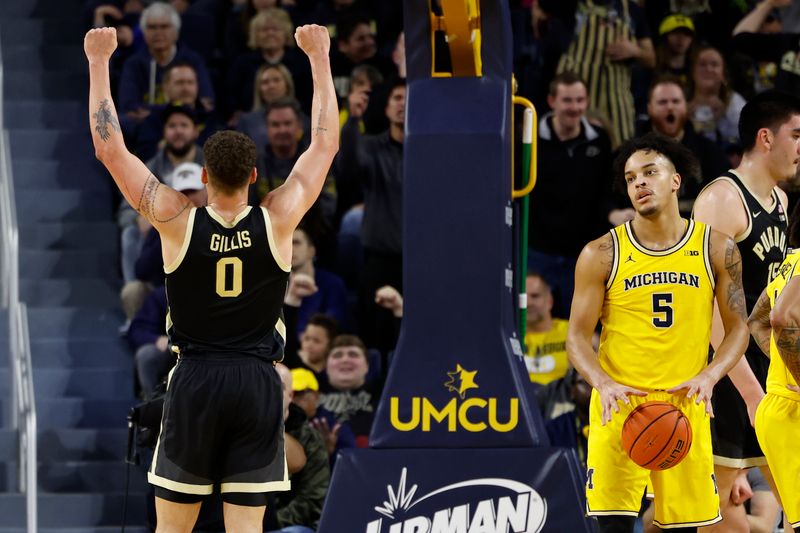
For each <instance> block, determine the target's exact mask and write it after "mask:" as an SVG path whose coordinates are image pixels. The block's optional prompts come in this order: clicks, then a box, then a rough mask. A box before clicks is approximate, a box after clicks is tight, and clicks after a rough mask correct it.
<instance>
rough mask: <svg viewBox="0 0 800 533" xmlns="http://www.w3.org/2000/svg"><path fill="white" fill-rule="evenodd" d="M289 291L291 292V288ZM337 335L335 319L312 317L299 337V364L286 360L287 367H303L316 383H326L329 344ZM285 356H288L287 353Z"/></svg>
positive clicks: (321, 315)
mask: <svg viewBox="0 0 800 533" xmlns="http://www.w3.org/2000/svg"><path fill="white" fill-rule="evenodd" d="M295 284H297V282H295ZM289 290H290V291H291V290H292V287H290V288H289ZM338 333H339V324H338V323H337V322H336V319H334V318H331V317H329V316H327V315H323V314H319V313H318V314H316V315H312V316H311V318H309V319H308V323H307V324H306V327H305V329H304V330H303V333H302V334H301V335H300V349H299V350H298V351H297V357H298V358H299V364H298V362H296V361H291V360H287V362H286V363H287V366H289V367H290V368H291V367H293V366H302V367H305V368H307V369H309V370H311V371H312V372H314V375H315V376H316V377H317V380H318V381H320V382H324V381H327V377H326V376H325V364H326V360H327V357H328V353H329V352H330V350H331V343H332V342H333V339H335V338H336V336H337V335H338ZM287 355H289V354H288V353H287Z"/></svg>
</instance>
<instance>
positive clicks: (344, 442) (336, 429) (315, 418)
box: [292, 368, 356, 465]
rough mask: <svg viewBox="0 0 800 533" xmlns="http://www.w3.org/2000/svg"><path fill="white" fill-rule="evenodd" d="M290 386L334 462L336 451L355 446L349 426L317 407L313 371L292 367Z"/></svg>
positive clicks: (317, 396) (296, 401) (316, 383)
mask: <svg viewBox="0 0 800 533" xmlns="http://www.w3.org/2000/svg"><path fill="white" fill-rule="evenodd" d="M292 386H293V388H294V398H293V399H292V401H293V402H294V403H295V404H297V405H298V406H299V407H300V408H301V409H302V410H303V412H304V413H305V414H306V417H308V420H309V421H310V422H311V424H312V426H314V428H316V429H317V431H318V432H319V433H320V435H321V436H322V437H323V440H324V441H325V447H326V449H327V451H328V455H329V456H330V459H331V465H333V463H334V462H335V458H336V452H338V451H339V450H342V449H345V448H355V447H356V438H355V435H353V430H351V429H350V426H349V425H347V424H346V423H345V424H342V423H341V422H337V421H336V417H335V416H334V415H333V413H331V412H329V411H326V410H325V409H323V408H321V407H319V382H318V381H317V378H316V376H315V375H314V373H313V372H312V371H310V370H308V369H307V368H293V369H292Z"/></svg>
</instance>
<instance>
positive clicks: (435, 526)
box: [365, 468, 547, 533]
mask: <svg viewBox="0 0 800 533" xmlns="http://www.w3.org/2000/svg"><path fill="white" fill-rule="evenodd" d="M407 472H408V469H407V468H403V471H402V473H401V474H400V483H399V484H398V485H397V490H394V489H393V488H392V487H391V486H388V487H387V490H388V493H389V498H388V499H387V500H386V501H384V502H383V505H382V506H376V507H375V510H376V511H377V512H378V513H380V514H381V515H383V518H378V519H376V520H373V521H372V522H370V523H368V524H367V526H366V530H365V533H538V532H539V531H541V529H542V527H543V526H544V524H545V521H546V519H547V503H546V502H545V501H544V499H543V498H542V497H541V496H540V495H539V493H538V492H536V491H535V490H534V489H533V488H531V487H530V486H528V485H526V484H524V483H520V482H519V481H515V480H513V479H504V478H483V479H469V480H465V481H461V482H458V483H453V484H450V485H446V486H444V487H440V488H438V489H435V490H432V491H430V492H428V493H427V494H423V495H421V496H416V495H417V489H418V488H419V487H418V486H417V485H412V486H411V488H410V489H408V490H406V475H407ZM415 496H416V497H415ZM470 496H472V497H470ZM475 496H479V499H478V498H476V497H475Z"/></svg>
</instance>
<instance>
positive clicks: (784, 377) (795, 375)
mask: <svg viewBox="0 0 800 533" xmlns="http://www.w3.org/2000/svg"><path fill="white" fill-rule="evenodd" d="M798 206H800V204H797V206H795V209H794V212H793V213H792V220H793V222H792V228H791V230H790V232H789V244H790V246H792V247H796V246H798V245H800V223H798V222H800V221H798V217H800V211H799V210H798ZM798 263H800V250H797V249H795V251H793V252H791V253H790V254H789V256H788V257H787V258H786V260H785V261H784V262H783V264H782V265H781V267H780V268H779V269H778V273H777V275H776V276H775V278H774V279H773V280H772V281H771V282H770V284H769V285H768V286H767V288H766V289H764V292H762V293H761V296H760V297H759V299H758V302H756V305H755V307H754V308H753V312H752V314H751V315H750V321H749V324H750V331H751V332H752V334H753V338H754V339H755V340H756V342H757V343H758V345H759V347H760V348H761V349H762V350H763V352H764V354H765V355H767V356H769V358H770V361H769V370H768V371H767V395H766V396H765V397H764V399H763V400H761V403H759V405H758V409H757V410H756V435H757V437H758V442H759V444H760V445H761V450H762V451H763V452H764V455H765V456H766V458H767V462H768V464H769V467H770V471H771V472H772V477H773V479H774V482H775V485H776V487H777V490H778V494H779V495H780V499H781V503H782V504H783V512H784V514H785V516H786V519H787V521H788V522H789V523H790V524H791V527H792V528H794V531H795V533H798V532H800V478H798V476H797V473H798V472H800V456H798V454H797V452H796V451H795V449H796V447H797V442H798V441H800V388H798V386H797V383H798V382H799V381H800V350H798V342H797V341H798V333H799V332H800V328H798V324H800V279H799V276H800V268H798Z"/></svg>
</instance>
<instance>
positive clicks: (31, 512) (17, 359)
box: [0, 50, 38, 533]
mask: <svg viewBox="0 0 800 533" xmlns="http://www.w3.org/2000/svg"><path fill="white" fill-rule="evenodd" d="M2 88H3V60H2V50H0V246H2V270H0V275H2V290H0V298H2V299H0V305H1V306H3V307H5V308H6V309H8V342H9V356H10V358H11V361H10V362H11V370H12V372H11V402H10V403H11V406H10V407H11V412H10V413H9V415H10V416H9V419H10V421H11V426H12V428H13V429H15V430H17V435H18V447H17V453H18V457H19V458H18V465H19V478H18V481H19V484H18V488H19V491H20V492H22V493H24V494H25V511H26V516H27V522H26V523H27V531H28V533H35V532H36V530H37V511H36V496H37V488H38V484H37V479H36V467H37V459H36V449H37V442H36V441H37V433H36V427H37V426H36V402H35V400H34V395H33V365H32V363H31V345H30V333H29V329H28V310H27V307H26V306H25V304H24V303H22V302H20V301H19V227H18V225H17V209H16V202H15V200H14V179H13V173H12V169H11V153H10V152H11V150H10V144H9V137H8V131H7V130H6V129H5V124H4V119H3V89H2Z"/></svg>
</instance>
